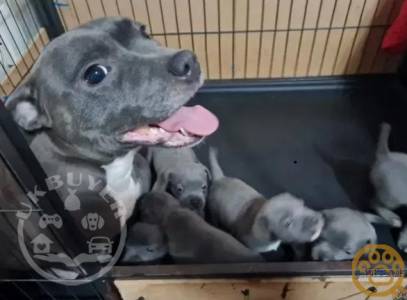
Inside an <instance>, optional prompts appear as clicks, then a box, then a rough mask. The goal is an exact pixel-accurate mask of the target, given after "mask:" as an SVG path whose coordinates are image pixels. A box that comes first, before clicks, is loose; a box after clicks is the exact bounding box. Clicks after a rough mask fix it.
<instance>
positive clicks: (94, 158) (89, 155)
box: [42, 130, 125, 166]
mask: <svg viewBox="0 0 407 300" xmlns="http://www.w3.org/2000/svg"><path fill="white" fill-rule="evenodd" d="M42 134H44V135H46V136H47V138H48V140H49V142H50V143H52V145H53V148H54V150H55V151H56V152H58V154H59V155H60V156H63V157H66V158H68V159H78V160H81V161H87V162H92V163H94V164H96V165H98V166H102V165H106V164H108V163H110V162H112V161H113V160H114V159H115V158H116V157H115V156H113V155H107V154H105V153H102V152H99V151H96V150H92V151H90V150H86V149H79V148H78V147H75V146H74V145H72V144H71V143H68V142H67V141H65V140H63V139H61V138H59V137H58V136H57V135H55V134H54V133H53V131H52V130H49V131H44V132H43V133H42ZM124 154H125V153H122V155H124Z"/></svg>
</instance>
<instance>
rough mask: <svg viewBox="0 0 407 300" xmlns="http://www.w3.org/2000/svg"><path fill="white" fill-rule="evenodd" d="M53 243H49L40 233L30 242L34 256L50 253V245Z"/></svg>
mask: <svg viewBox="0 0 407 300" xmlns="http://www.w3.org/2000/svg"><path fill="white" fill-rule="evenodd" d="M53 243H54V242H53V241H51V240H50V239H49V238H48V237H47V236H46V235H45V234H42V233H40V234H39V235H37V236H36V237H35V238H34V239H32V240H31V244H33V252H34V254H49V253H50V251H51V244H53Z"/></svg>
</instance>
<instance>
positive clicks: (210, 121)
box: [158, 105, 219, 136]
mask: <svg viewBox="0 0 407 300" xmlns="http://www.w3.org/2000/svg"><path fill="white" fill-rule="evenodd" d="M158 126H160V127H161V128H163V129H165V130H167V131H169V132H177V131H179V130H180V129H181V128H182V129H184V130H186V131H187V132H188V133H191V134H194V135H198V136H208V135H210V134H212V133H214V132H215V131H216V129H218V126H219V120H218V118H217V117H216V116H215V115H214V114H213V113H211V112H210V111H209V110H207V109H206V108H204V107H202V106H200V105H196V106H192V107H186V106H183V107H181V109H179V110H178V111H177V112H176V113H175V114H173V115H172V116H171V117H169V118H168V119H167V120H165V121H163V122H161V123H159V124H158Z"/></svg>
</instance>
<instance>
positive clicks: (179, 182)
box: [150, 148, 210, 216]
mask: <svg viewBox="0 0 407 300" xmlns="http://www.w3.org/2000/svg"><path fill="white" fill-rule="evenodd" d="M150 151H151V159H152V164H153V167H154V170H155V172H156V174H157V181H156V182H155V184H154V190H157V191H168V192H169V193H170V194H171V195H173V196H174V197H175V198H176V199H178V200H179V201H180V202H181V205H182V206H183V207H186V208H189V209H191V210H193V211H195V212H197V213H198V214H199V215H201V216H203V215H204V210H205V205H206V197H207V195H208V184H209V180H210V174H209V170H208V168H206V167H205V166H204V165H203V164H202V163H201V162H200V161H199V160H198V158H197V157H196V155H195V153H194V151H193V150H192V149H190V148H180V149H164V148H152V149H151V148H150Z"/></svg>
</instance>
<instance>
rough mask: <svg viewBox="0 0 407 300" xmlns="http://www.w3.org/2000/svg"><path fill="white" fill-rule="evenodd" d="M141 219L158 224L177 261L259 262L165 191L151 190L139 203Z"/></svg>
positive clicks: (255, 254) (249, 251)
mask: <svg viewBox="0 0 407 300" xmlns="http://www.w3.org/2000/svg"><path fill="white" fill-rule="evenodd" d="M139 205H140V206H139V208H140V209H139V211H140V218H141V220H142V221H143V222H147V223H151V224H158V225H159V226H160V227H161V229H162V230H163V232H164V234H165V237H166V239H167V241H168V249H169V254H170V256H171V257H172V258H173V259H174V261H175V262H176V263H239V262H261V261H263V259H262V258H261V256H260V255H258V254H257V253H255V252H253V251H252V250H250V249H248V248H247V247H245V246H244V245H243V244H241V243H240V242H239V241H237V240H236V239H235V238H234V237H232V236H231V235H229V234H227V233H226V232H223V231H221V230H219V229H217V228H215V227H213V226H211V225H210V224H208V223H206V222H205V220H204V219H202V218H201V217H199V216H198V215H197V214H196V213H194V212H192V211H191V210H189V209H186V208H183V207H181V206H180V203H179V201H178V200H176V199H175V198H174V197H172V196H171V195H170V194H168V193H166V192H150V193H147V194H145V195H144V196H143V197H142V198H141V199H140V202H139Z"/></svg>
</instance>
